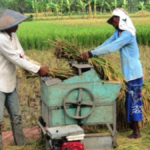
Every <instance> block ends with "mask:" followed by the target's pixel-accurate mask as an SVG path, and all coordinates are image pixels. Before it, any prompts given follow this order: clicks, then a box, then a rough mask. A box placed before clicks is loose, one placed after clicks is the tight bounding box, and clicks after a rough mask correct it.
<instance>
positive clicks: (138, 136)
mask: <svg viewBox="0 0 150 150" xmlns="http://www.w3.org/2000/svg"><path fill="white" fill-rule="evenodd" d="M140 137H141V134H135V133H132V134H131V135H128V136H127V138H129V139H137V138H140Z"/></svg>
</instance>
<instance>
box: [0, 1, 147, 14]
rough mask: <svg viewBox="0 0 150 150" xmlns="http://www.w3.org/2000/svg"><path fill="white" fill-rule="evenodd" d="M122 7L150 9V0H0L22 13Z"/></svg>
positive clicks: (1, 5)
mask: <svg viewBox="0 0 150 150" xmlns="http://www.w3.org/2000/svg"><path fill="white" fill-rule="evenodd" d="M116 7H122V8H123V9H125V10H127V11H129V12H136V11H138V10H148V11H149V9H150V0H143V1H140V0H0V8H9V9H13V10H16V11H20V12H21V13H39V12H45V13H46V12H55V13H56V14H57V15H58V13H68V14H71V13H73V12H74V13H77V12H80V13H82V14H84V13H85V12H88V13H89V15H90V14H91V13H94V14H95V15H96V13H97V12H101V13H103V12H112V10H113V9H114V8H116Z"/></svg>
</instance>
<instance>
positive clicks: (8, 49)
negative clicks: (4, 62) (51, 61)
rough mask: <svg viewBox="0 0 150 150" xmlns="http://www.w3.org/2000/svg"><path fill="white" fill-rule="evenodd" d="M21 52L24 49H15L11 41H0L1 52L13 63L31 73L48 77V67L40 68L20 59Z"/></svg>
mask: <svg viewBox="0 0 150 150" xmlns="http://www.w3.org/2000/svg"><path fill="white" fill-rule="evenodd" d="M19 51H20V52H21V51H22V49H20V50H19V49H17V50H16V49H14V46H13V45H12V44H11V43H10V42H9V41H7V40H0V52H1V54H2V55H3V56H4V57H6V59H8V60H9V61H10V62H11V63H13V64H15V65H17V66H20V67H21V68H23V69H25V70H28V71H29V72H31V73H39V74H40V75H41V76H44V75H48V74H47V71H48V67H40V66H39V65H36V64H34V63H32V62H30V61H28V60H26V59H24V58H23V57H20V54H19Z"/></svg>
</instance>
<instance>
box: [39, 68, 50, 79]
mask: <svg viewBox="0 0 150 150" xmlns="http://www.w3.org/2000/svg"><path fill="white" fill-rule="evenodd" d="M48 70H49V67H48V66H41V68H40V70H39V72H38V73H39V75H40V76H41V77H43V76H48V75H49V73H48Z"/></svg>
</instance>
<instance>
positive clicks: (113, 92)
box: [41, 82, 121, 107]
mask: <svg viewBox="0 0 150 150" xmlns="http://www.w3.org/2000/svg"><path fill="white" fill-rule="evenodd" d="M78 87H84V88H87V89H88V90H90V91H91V92H92V94H93V95H94V97H95V100H96V103H100V102H112V101H114V100H115V99H116V97H117V94H118V91H119V90H120V88H121V85H120V84H112V83H102V82H89V83H76V84H64V85H63V84H57V85H54V86H50V87H47V86H43V87H42V90H41V97H42V100H43V101H44V102H45V104H46V105H47V106H51V107H52V106H62V104H63V99H64V98H65V95H66V94H67V93H68V91H69V90H71V89H73V88H78ZM82 94H83V95H82V100H88V99H89V96H88V94H87V93H86V92H85V93H84V92H83V93H82ZM77 96H78V90H76V91H74V93H71V95H70V97H71V98H72V100H76V99H77Z"/></svg>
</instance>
